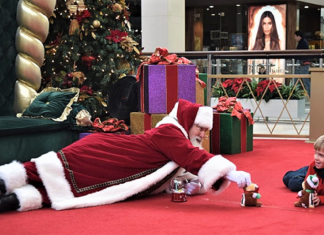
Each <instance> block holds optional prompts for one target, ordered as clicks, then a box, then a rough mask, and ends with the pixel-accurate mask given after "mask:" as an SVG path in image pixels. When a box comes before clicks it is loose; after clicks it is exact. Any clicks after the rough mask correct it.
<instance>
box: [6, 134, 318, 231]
mask: <svg viewBox="0 0 324 235" xmlns="http://www.w3.org/2000/svg"><path fill="white" fill-rule="evenodd" d="M313 152H314V151H313V145H312V144H309V143H306V142H305V141H303V140H260V139H256V140H254V150H253V151H252V152H247V153H243V154H235V155H227V156H226V157H227V158H228V159H230V160H231V161H233V162H234V163H235V164H236V165H237V167H238V169H239V170H245V171H248V172H250V173H251V175H252V180H253V182H255V183H257V184H258V185H259V187H260V194H261V199H260V201H261V202H262V203H263V206H262V207H261V208H255V207H252V208H251V207H241V206H240V199H241V193H242V190H241V189H239V188H238V187H237V185H236V184H231V186H230V187H229V188H228V189H227V190H226V191H225V192H224V193H223V194H221V195H219V196H212V195H209V194H205V195H199V196H193V197H189V198H188V201H187V202H185V203H174V202H171V201H170V195H167V194H160V195H156V196H151V197H147V198H144V199H140V200H136V201H129V202H122V203H117V204H113V205H106V206H100V207H92V208H85V209H75V210H67V211H55V210H52V209H48V208H46V209H41V210H37V211H30V212H23V213H21V212H10V213H5V214H1V215H0V233H1V234H132V235H133V234H181V235H182V234H183V235H188V234H266V235H268V234H269V235H270V234H278V235H281V234H293V235H298V234H319V233H320V227H319V226H318V225H320V224H322V220H323V218H324V217H323V214H324V206H319V207H316V208H314V209H304V208H296V207H294V206H293V203H294V201H296V200H297V199H296V193H295V192H291V191H290V190H289V189H287V188H285V186H284V184H283V183H282V177H283V175H284V174H285V172H286V171H288V170H295V169H298V168H300V167H302V166H305V165H308V164H309V163H310V162H311V161H312V159H313Z"/></svg>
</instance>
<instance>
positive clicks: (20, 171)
mask: <svg viewBox="0 0 324 235" xmlns="http://www.w3.org/2000/svg"><path fill="white" fill-rule="evenodd" d="M0 179H3V180H4V182H5V185H6V190H7V192H6V194H9V193H11V192H12V191H13V190H14V189H15V188H20V187H21V186H23V185H25V184H26V182H27V174H26V169H25V167H24V165H23V164H22V163H20V162H17V161H13V162H11V163H8V164H5V165H2V166H0Z"/></svg>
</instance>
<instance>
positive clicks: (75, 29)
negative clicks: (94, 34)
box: [69, 19, 80, 35]
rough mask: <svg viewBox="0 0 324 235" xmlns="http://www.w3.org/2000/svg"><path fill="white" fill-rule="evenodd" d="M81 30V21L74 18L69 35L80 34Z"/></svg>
mask: <svg viewBox="0 0 324 235" xmlns="http://www.w3.org/2000/svg"><path fill="white" fill-rule="evenodd" d="M79 31H80V25H79V22H78V21H77V20H76V19H73V20H72V21H71V24H70V29H69V35H78V34H79Z"/></svg>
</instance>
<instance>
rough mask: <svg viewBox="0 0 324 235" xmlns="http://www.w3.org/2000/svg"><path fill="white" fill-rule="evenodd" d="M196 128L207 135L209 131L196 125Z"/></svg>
mask: <svg viewBox="0 0 324 235" xmlns="http://www.w3.org/2000/svg"><path fill="white" fill-rule="evenodd" d="M195 127H196V128H197V130H198V131H199V132H200V133H205V132H206V131H208V128H204V127H201V126H198V125H195Z"/></svg>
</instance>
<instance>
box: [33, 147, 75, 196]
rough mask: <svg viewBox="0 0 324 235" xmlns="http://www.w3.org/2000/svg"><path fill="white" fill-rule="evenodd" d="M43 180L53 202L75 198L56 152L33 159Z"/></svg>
mask: <svg viewBox="0 0 324 235" xmlns="http://www.w3.org/2000/svg"><path fill="white" fill-rule="evenodd" d="M31 161H32V162H35V164H36V168H37V172H38V174H39V176H40V178H41V179H42V181H43V184H44V186H45V188H46V192H47V194H48V197H49V198H50V200H51V201H52V202H54V201H62V200H66V199H71V198H73V197H74V196H73V193H72V191H71V186H70V184H69V182H68V181H67V180H66V178H65V174H64V169H63V166H62V164H61V161H60V160H59V159H58V157H57V154H56V153H55V152H48V153H45V154H43V155H42V156H40V157H38V158H34V159H32V160H31Z"/></svg>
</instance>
